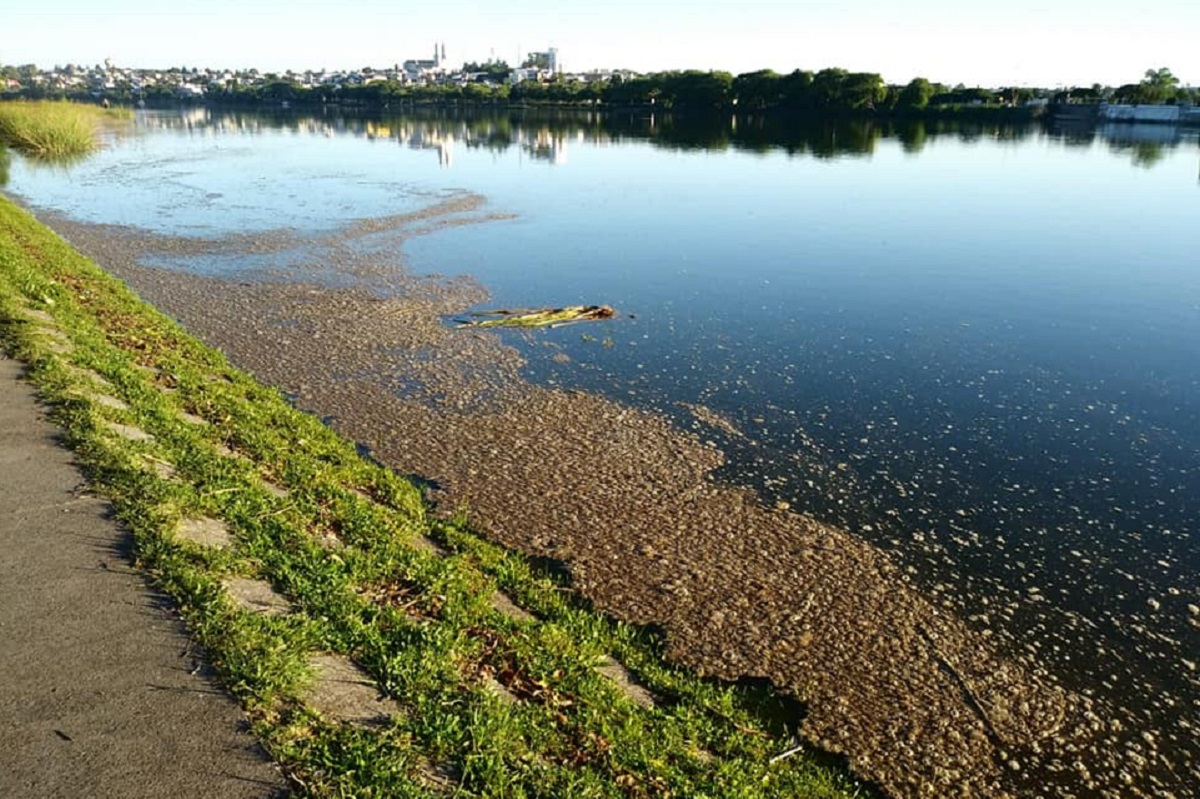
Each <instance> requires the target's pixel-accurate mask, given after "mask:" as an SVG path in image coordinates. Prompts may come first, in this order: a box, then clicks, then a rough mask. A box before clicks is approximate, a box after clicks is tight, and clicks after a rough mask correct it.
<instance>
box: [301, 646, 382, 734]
mask: <svg viewBox="0 0 1200 799" xmlns="http://www.w3.org/2000/svg"><path fill="white" fill-rule="evenodd" d="M309 665H310V666H312V667H313V670H314V672H315V675H316V680H315V681H314V682H313V685H312V688H311V689H310V690H309V692H308V694H307V696H306V697H305V699H306V700H307V701H308V703H309V704H310V705H312V706H313V708H315V709H316V710H317V712H319V713H321V714H322V715H325V716H328V717H330V718H332V719H335V720H337V721H343V722H347V723H352V724H379V723H381V722H385V721H387V719H389V718H390V717H392V716H394V715H396V714H398V713H400V712H401V707H400V706H399V705H398V704H397V703H396V702H395V701H393V700H392V699H390V698H388V697H387V696H384V695H383V694H381V693H380V692H379V688H378V687H376V685H375V681H374V680H372V679H371V675H369V674H368V673H367V672H365V671H364V670H363V669H362V668H360V667H359V666H358V665H357V664H355V663H354V661H352V660H350V659H349V658H347V657H345V656H344V655H330V654H320V655H314V656H313V657H312V658H311V659H310V660H309Z"/></svg>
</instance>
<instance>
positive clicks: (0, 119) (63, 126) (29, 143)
mask: <svg viewBox="0 0 1200 799" xmlns="http://www.w3.org/2000/svg"><path fill="white" fill-rule="evenodd" d="M108 116H109V112H107V111H106V110H105V109H102V108H97V107H95V106H90V105H81V104H79V103H70V102H48V101H27V100H15V101H11V102H4V103H0V144H3V145H7V146H9V147H11V148H13V149H14V150H17V151H18V152H20V153H23V154H25V155H31V156H35V157H38V158H69V157H71V156H80V155H87V154H88V153H90V152H92V151H93V150H95V149H96V148H97V147H98V146H99V141H98V134H99V130H100V126H101V123H102V122H103V121H104V120H105V119H106V118H107V117H108Z"/></svg>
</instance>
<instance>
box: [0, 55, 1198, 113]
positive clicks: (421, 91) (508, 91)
mask: <svg viewBox="0 0 1200 799" xmlns="http://www.w3.org/2000/svg"><path fill="white" fill-rule="evenodd" d="M0 69H2V71H0V75H2V76H3V77H12V78H14V79H16V80H20V81H21V82H22V87H23V88H22V89H21V90H20V91H19V92H17V93H16V94H17V95H19V96H26V97H39V96H47V97H52V96H67V97H73V98H74V99H88V98H89V97H92V98H95V92H94V91H89V90H87V89H79V90H77V91H75V92H74V94H72V93H67V92H62V91H52V90H49V89H46V88H43V87H39V86H36V85H33V84H32V83H31V82H30V80H29V79H30V78H31V70H32V65H27V66H25V67H3V68H0ZM511 74H512V69H511V68H510V67H509V66H508V64H506V63H505V62H502V61H501V62H489V63H485V64H477V63H468V64H464V65H463V70H462V73H461V78H460V80H459V81H441V82H433V83H428V84H414V83H402V82H399V81H395V80H378V79H375V80H369V81H367V82H365V83H360V84H352V83H345V84H343V85H341V86H336V87H334V86H318V87H309V86H304V85H302V84H300V83H298V82H296V81H294V80H290V79H287V78H286V77H280V76H277V75H273V74H267V75H264V76H263V78H264V79H263V80H261V81H257V82H254V83H241V82H239V81H238V80H230V81H227V82H226V83H225V84H223V85H219V86H210V87H209V89H208V93H207V95H206V96H205V98H204V101H205V102H211V103H215V104H221V105H232V106H258V105H273V104H275V105H277V104H281V103H284V102H287V103H288V104H290V105H316V104H322V103H337V104H340V105H347V106H362V107H377V108H384V107H391V106H393V105H404V104H448V103H449V104H457V103H473V104H528V105H580V106H589V107H596V106H600V107H610V108H626V107H654V108H661V109H664V110H679V111H690V112H697V111H698V112H703V111H718V110H719V111H738V112H746V113H761V112H785V113H786V112H791V113H796V114H809V115H813V114H848V115H861V116H886V115H896V116H903V115H929V114H954V113H959V112H964V111H967V112H969V111H971V110H973V109H977V110H982V111H994V110H996V109H1006V108H1009V109H1011V108H1019V107H1022V106H1024V105H1026V103H1027V102H1028V101H1029V100H1031V99H1033V98H1035V97H1048V96H1051V95H1052V98H1053V100H1054V101H1055V102H1096V101H1100V100H1107V101H1110V102H1120V103H1177V102H1197V101H1200V90H1197V89H1190V88H1185V87H1182V86H1180V82H1179V79H1178V78H1176V77H1175V76H1174V75H1173V74H1171V71H1170V70H1169V69H1166V68H1161V69H1151V70H1147V72H1146V75H1145V78H1144V79H1143V80H1142V81H1141V82H1139V83H1131V84H1126V85H1124V86H1120V87H1117V88H1115V89H1114V88H1107V87H1102V86H1099V85H1094V86H1091V87H1082V88H1072V89H1067V90H1061V91H1059V92H1057V93H1051V92H1049V91H1046V90H1036V89H1032V88H1028V87H1008V88H1001V89H984V88H979V87H974V88H971V87H967V86H964V85H962V84H959V85H957V86H953V87H951V86H946V85H943V84H939V83H933V82H931V81H929V80H927V79H925V78H914V79H912V80H911V81H909V82H908V83H907V84H903V85H899V84H888V83H887V82H885V81H884V80H883V77H882V76H881V75H879V74H877V73H873V72H850V71H849V70H845V69H840V68H836V67H833V68H828V69H822V70H820V71H817V72H810V71H806V70H799V69H798V70H795V71H793V72H790V73H787V74H780V73H777V72H774V71H773V70H769V69H765V70H758V71H755V72H747V73H743V74H741V75H737V76H734V75H733V74H731V73H729V72H720V71H707V72H705V71H700V70H684V71H670V72H657V73H652V74H648V75H640V76H636V77H629V78H624V77H622V76H620V75H614V76H613V77H611V78H608V79H605V80H598V81H588V82H585V81H581V80H578V79H576V78H572V77H570V76H561V75H557V76H552V77H550V78H549V79H546V80H541V81H536V80H527V81H523V82H521V83H515V84H514V83H511V82H510V80H509V78H510V76H511ZM10 94H12V93H11V92H10ZM76 95H77V96H76ZM104 95H105V96H106V97H108V98H109V99H110V100H111V101H115V102H135V101H137V100H139V99H142V100H145V101H146V102H147V103H151V104H154V103H165V102H177V101H178V99H179V98H178V97H177V96H176V93H175V91H174V89H173V88H172V87H171V86H169V85H158V86H148V87H145V88H144V89H141V90H137V91H135V90H134V89H133V87H132V86H130V85H129V84H128V83H124V84H120V83H119V84H118V85H117V86H116V87H115V88H113V89H108V90H106V91H105V92H104Z"/></svg>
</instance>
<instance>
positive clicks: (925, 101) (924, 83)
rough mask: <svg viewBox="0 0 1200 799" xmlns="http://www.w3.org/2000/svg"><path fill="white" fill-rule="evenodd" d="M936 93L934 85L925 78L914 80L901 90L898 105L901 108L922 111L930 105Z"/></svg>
mask: <svg viewBox="0 0 1200 799" xmlns="http://www.w3.org/2000/svg"><path fill="white" fill-rule="evenodd" d="M935 91H936V90H935V89H934V87H933V84H932V83H930V82H929V81H928V80H926V79H925V78H913V79H912V80H910V81H909V82H908V85H906V86H905V87H904V88H903V89H901V90H900V97H899V99H898V101H897V105H898V106H899V107H900V108H905V109H910V110H920V109H922V108H925V107H926V106H928V105H929V101H930V100H931V99H933V95H934V92H935Z"/></svg>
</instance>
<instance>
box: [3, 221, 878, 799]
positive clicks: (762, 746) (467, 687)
mask: <svg viewBox="0 0 1200 799" xmlns="http://www.w3.org/2000/svg"><path fill="white" fill-rule="evenodd" d="M31 311H33V312H42V313H47V314H50V315H51V316H52V317H53V320H54V323H55V324H56V326H57V327H58V328H59V329H60V330H61V331H62V332H63V333H65V334H66V336H67V337H68V339H69V341H70V348H69V349H66V348H64V347H62V346H61V345H58V344H56V343H55V341H54V339H53V338H51V337H50V336H48V335H47V334H46V333H44V332H42V331H41V330H39V326H44V324H45V323H43V322H37V321H35V320H31V319H30V316H29V315H30V312H31ZM0 345H3V346H4V347H5V348H6V349H7V351H8V352H10V353H11V354H12V355H13V356H14V357H16V358H19V359H21V360H23V361H24V362H26V363H27V364H28V365H29V374H30V378H31V379H32V380H33V381H34V383H35V384H36V385H37V386H38V387H39V390H40V392H41V395H42V397H43V398H44V399H45V401H46V402H47V403H49V405H50V406H51V408H52V409H53V410H52V413H53V417H54V419H55V421H56V422H57V423H58V424H59V425H60V426H61V427H62V428H63V430H64V431H65V437H66V440H67V442H68V445H69V446H71V447H72V448H73V449H74V450H75V452H76V453H77V458H78V460H79V461H80V462H81V463H82V464H83V465H84V468H85V469H86V471H87V473H88V477H89V480H90V481H91V484H92V486H93V489H94V490H95V491H97V492H99V493H101V494H103V495H104V496H106V497H107V498H108V499H110V500H111V502H112V503H113V506H114V508H115V510H116V513H117V515H118V517H119V518H120V519H121V521H122V522H123V524H124V526H125V528H126V529H128V530H129V531H130V532H131V535H132V538H133V545H134V552H135V554H136V559H137V563H138V565H139V567H140V568H142V569H143V570H144V571H145V573H146V574H147V576H148V578H149V579H151V580H153V581H154V582H155V583H156V584H157V585H158V586H159V587H160V588H162V589H163V590H164V591H166V592H167V593H168V594H170V595H171V596H172V597H173V598H174V601H175V603H176V604H177V607H178V609H179V611H180V613H181V614H182V616H183V618H184V620H185V621H186V623H187V625H188V629H189V631H190V633H191V634H192V635H193V636H194V637H195V639H196V640H197V641H198V642H199V643H200V644H201V645H202V646H203V648H204V650H205V652H206V655H207V657H208V659H209V660H210V662H211V663H212V664H213V665H214V667H215V668H216V670H217V673H218V675H219V679H220V680H221V682H222V683H223V684H224V685H225V686H226V688H227V689H228V690H229V691H230V692H231V693H232V694H233V695H234V696H235V697H236V698H237V700H238V701H239V702H240V703H241V705H242V707H243V708H244V709H245V711H246V713H247V714H248V716H249V718H250V720H251V723H252V726H253V729H254V731H255V733H256V734H257V735H258V737H259V739H260V740H261V741H262V742H263V744H264V746H265V747H266V749H267V751H268V752H269V753H270V754H271V756H272V757H274V758H275V759H276V760H277V761H278V762H279V763H280V764H281V765H282V767H283V769H284V771H285V773H286V774H287V775H288V776H289V777H290V778H291V779H292V781H293V784H294V786H295V787H296V789H297V791H298V792H299V794H300V795H305V796H377V797H392V796H396V797H406V796H414V797H416V796H434V795H446V794H452V795H456V796H484V797H514V798H515V797H667V796H671V797H681V798H682V797H687V798H689V799H691V798H693V797H746V798H747V799H749V798H750V797H763V796H789V797H845V796H856V795H864V794H866V793H868V789H866V788H865V787H863V786H861V785H859V784H858V783H856V782H855V781H854V779H853V778H852V777H851V776H850V775H849V774H848V773H847V772H846V770H845V769H844V768H843V767H841V766H840V765H838V764H837V763H835V762H833V761H832V760H831V759H830V758H828V757H825V756H822V755H820V754H819V753H815V752H812V751H809V750H804V751H801V752H799V753H798V754H795V755H793V756H789V757H788V758H786V759H783V760H780V761H778V762H775V763H772V762H771V758H772V757H774V756H776V755H778V754H780V753H782V752H785V751H787V750H788V749H790V748H792V746H793V745H794V736H795V734H796V730H795V724H796V722H797V719H796V718H794V714H791V715H790V711H789V708H790V702H789V701H787V700H785V699H784V698H782V697H780V696H777V695H775V694H774V693H772V692H771V691H769V690H767V689H764V688H761V687H758V688H754V687H747V686H741V685H731V684H727V683H721V682H717V681H713V680H708V679H704V678H701V677H699V676H697V675H696V674H695V673H693V672H690V671H688V670H685V669H682V668H679V667H677V666H675V665H673V664H671V663H670V662H668V661H666V660H665V659H664V658H663V654H662V653H663V642H662V640H661V639H660V638H659V637H658V636H656V635H655V634H653V633H652V632H650V631H648V630H645V629H641V628H637V627H633V626H630V625H627V624H623V623H620V622H617V621H614V620H612V619H610V618H607V617H605V616H603V615H602V614H599V613H596V612H595V611H593V610H592V609H591V608H590V607H589V606H588V605H587V603H585V602H584V601H582V600H581V599H580V598H579V597H578V596H576V595H575V594H574V593H572V592H571V591H570V590H568V589H567V587H566V586H565V585H564V584H563V582H562V581H561V579H559V578H557V577H556V576H555V575H553V574H552V573H549V572H546V571H544V570H542V569H540V568H539V567H538V566H536V565H535V564H533V563H531V562H530V561H529V560H527V559H525V558H524V557H522V556H520V555H519V554H516V553H513V552H510V551H507V550H505V549H503V548H501V547H499V546H496V545H495V544H492V543H490V542H488V541H487V540H485V539H484V538H482V537H480V536H479V535H476V534H475V533H473V532H472V531H471V530H469V529H465V528H464V527H463V526H461V525H459V524H454V523H446V522H442V521H438V520H435V519H433V518H432V517H431V516H430V515H429V514H427V512H426V508H425V505H424V502H423V498H422V496H421V494H420V492H419V491H418V489H417V488H415V487H414V486H413V485H412V484H410V483H409V482H407V481H406V480H404V479H402V478H401V477H399V476H397V475H396V474H395V473H393V472H391V471H389V470H387V469H385V468H383V467H381V466H379V465H378V464H376V463H373V462H371V461H368V460H365V459H363V458H361V457H360V456H359V455H358V454H357V452H356V450H355V447H354V445H353V443H352V442H349V441H346V440H344V439H342V438H340V437H339V436H337V435H336V434H335V433H333V432H332V431H331V430H329V429H328V428H326V427H325V426H323V425H322V424H321V423H320V422H319V420H317V419H316V418H314V417H312V416H310V415H307V414H304V413H302V412H299V411H297V410H296V409H294V408H293V407H291V406H290V405H289V404H288V403H287V402H286V401H285V399H284V398H283V397H282V396H281V395H280V394H279V393H278V392H277V391H275V390H272V389H270V388H267V387H264V386H262V385H259V384H257V383H255V382H254V381H253V380H252V379H251V378H250V377H248V376H247V375H246V374H244V373H242V372H240V371H238V370H237V369H234V368H232V367H231V366H230V365H229V364H228V363H227V362H226V361H225V360H224V358H223V357H222V356H221V355H220V354H219V353H218V352H216V351H214V350H212V349H209V348H207V347H205V346H203V345H202V344H200V343H199V342H198V341H196V340H195V339H194V338H192V337H191V336H189V335H188V334H187V333H185V332H184V331H183V330H182V329H181V328H179V327H178V326H177V325H176V324H174V323H173V322H171V321H170V320H169V319H167V318H166V317H164V316H163V315H161V314H160V313H158V312H157V311H155V310H154V309H153V308H151V307H149V306H147V305H145V304H144V303H142V302H140V301H139V300H138V299H137V298H136V297H135V296H133V295H132V294H131V293H130V292H129V291H128V290H127V289H126V288H125V287H124V286H123V285H122V284H121V283H119V282H118V281H116V280H114V279H112V278H111V277H109V276H108V275H106V274H105V273H104V272H103V271H102V270H101V269H100V268H99V267H98V266H96V265H95V264H94V263H92V262H91V261H89V260H87V259H86V258H84V257H83V256H81V255H80V254H78V253H77V252H75V251H74V250H73V249H71V248H70V246H69V245H67V244H66V243H65V242H63V241H62V240H61V239H60V238H58V237H57V236H55V235H54V234H53V233H52V232H50V231H49V230H47V229H46V228H45V227H43V226H42V225H41V224H39V223H38V222H37V221H36V220H35V219H34V218H33V217H32V216H30V215H29V214H27V213H26V212H24V211H22V210H20V209H18V208H17V207H16V206H14V205H13V204H12V203H10V202H8V201H7V200H4V199H2V198H0ZM80 369H83V370H90V371H91V372H94V373H95V374H98V375H100V376H102V377H103V379H104V380H106V381H107V382H108V383H109V384H111V388H108V387H106V388H105V389H104V391H107V392H108V393H111V394H114V395H118V396H119V398H120V399H122V400H123V401H124V402H125V403H126V404H127V405H128V408H127V409H113V408H111V407H106V406H102V405H101V404H99V403H98V402H96V401H95V399H94V391H95V389H94V388H93V395H92V396H89V394H88V393H87V392H86V391H84V390H83V389H84V386H85V385H86V383H87V381H88V378H87V377H86V375H85V374H81V372H80ZM181 412H187V413H191V414H195V415H199V416H202V417H203V418H205V419H206V420H208V422H209V424H208V425H204V426H198V425H194V424H188V423H186V422H185V421H183V420H182V419H181V417H180V413H181ZM106 420H108V421H120V422H123V423H126V424H130V425H136V426H138V427H140V428H142V429H143V430H145V431H147V432H149V433H151V434H153V436H154V439H153V440H152V441H147V442H140V443H133V442H129V441H127V440H125V439H120V438H117V437H115V436H113V435H111V434H110V433H109V432H107V429H106V428H105V427H104V424H103V423H104V422H105V421H106ZM222 448H227V449H222ZM228 450H233V451H235V452H237V453H239V454H241V455H242V456H244V457H242V458H233V457H229V456H228V454H227V451H228ZM149 459H153V460H152V461H151V460H149ZM152 462H165V463H169V464H171V465H172V466H173V467H174V468H175V469H176V470H177V479H175V480H171V479H166V478H163V477H161V476H158V475H156V473H155V472H154V471H153V470H152V469H150V468H148V464H149V463H152ZM267 481H271V482H274V483H276V484H278V485H281V486H283V487H285V488H286V489H287V491H288V492H289V493H288V495H287V496H286V497H279V496H277V495H275V494H273V493H271V492H270V491H269V490H268V486H267ZM200 516H208V517H214V518H218V519H221V520H223V521H224V522H225V523H226V525H227V526H228V528H229V530H230V531H231V532H232V535H233V538H234V541H235V543H234V545H233V546H232V547H231V548H228V549H225V550H212V549H204V548H200V547H197V546H194V545H192V544H190V543H188V542H185V541H182V540H180V539H178V538H176V537H175V536H174V535H173V532H172V531H173V530H174V528H175V525H176V524H177V523H178V521H179V520H180V519H181V518H188V517H200ZM322 532H336V534H337V535H338V536H339V538H340V539H341V540H342V541H343V542H345V546H344V547H342V548H340V549H335V550H331V549H324V548H322V547H321V546H320V545H319V543H318V539H319V534H320V533H322ZM418 536H426V537H428V538H431V539H433V540H434V541H436V542H437V543H438V544H439V545H440V546H441V547H442V548H443V549H444V550H446V552H447V553H448V554H447V556H446V557H439V556H438V555H437V554H436V553H431V552H429V551H427V550H423V549H421V548H419V547H416V546H413V544H414V542H415V541H417V540H418ZM231 575H245V576H255V577H258V578H260V579H264V580H267V581H269V582H270V583H271V584H272V585H273V586H274V587H275V589H276V590H277V591H279V592H280V593H282V594H283V595H284V596H286V597H287V598H288V600H289V601H290V602H291V603H292V605H293V606H294V607H295V608H296V612H295V613H292V614H289V615H287V616H282V617H264V616H260V615H255V614H253V613H250V612H248V611H246V610H243V609H241V608H240V607H238V606H237V605H235V604H234V603H233V602H232V601H231V600H230V598H229V597H228V596H227V595H226V594H225V592H224V591H223V589H222V588H221V582H220V581H221V580H222V578H226V577H229V576H231ZM497 588H499V589H503V590H504V591H505V592H507V593H508V594H509V596H511V597H512V598H513V599H514V600H515V601H516V602H517V603H519V604H520V605H521V606H522V607H524V608H525V609H527V610H529V611H531V612H532V613H534V614H536V619H535V620H534V621H516V620H514V619H512V618H510V617H508V616H506V615H504V614H502V613H500V612H498V611H496V610H495V609H493V608H492V607H491V605H490V603H489V601H488V598H489V596H490V595H491V593H492V591H493V590H495V589H497ZM397 596H400V597H402V598H403V602H392V601H388V599H389V597H391V598H395V597H397ZM322 651H324V652H334V653H341V654H344V655H347V656H350V657H352V658H353V659H354V660H355V661H356V662H357V663H359V664H361V665H362V666H363V667H364V668H365V669H366V670H367V671H368V672H369V673H370V674H371V676H372V678H373V679H374V681H375V682H376V684H377V685H378V687H379V688H380V690H381V691H383V692H385V693H386V694H388V695H389V696H391V697H393V698H395V699H396V701H397V702H399V703H400V704H401V705H402V706H403V707H404V709H405V710H404V712H403V713H402V714H400V715H399V716H397V717H396V718H395V719H394V720H393V721H392V722H391V723H390V724H388V725H386V726H382V727H358V726H352V725H345V724H340V723H337V722H336V721H334V720H331V719H328V718H324V717H322V715H321V714H320V713H318V712H317V711H316V710H314V709H313V708H312V707H311V706H310V705H309V704H308V703H307V702H306V700H305V686H306V685H307V684H308V682H309V681H310V680H311V675H310V674H309V672H308V668H307V666H306V663H307V660H308V658H309V657H310V655H311V653H314V652H322ZM604 655H612V656H614V657H616V658H618V659H619V660H620V661H621V662H623V663H624V664H625V665H626V666H627V667H628V668H629V669H630V670H631V671H632V673H633V674H634V675H635V676H636V678H637V679H638V680H639V681H640V682H642V683H643V684H644V685H646V686H647V687H648V688H650V689H651V690H652V691H653V692H654V693H655V694H656V695H657V696H658V697H660V698H661V699H662V701H661V702H660V704H659V705H658V706H657V707H653V708H645V707H642V706H640V705H638V704H636V703H635V702H633V701H631V700H630V699H628V698H626V697H625V696H624V695H623V694H622V693H620V692H619V691H617V690H616V689H615V688H614V687H613V686H612V685H611V684H610V683H609V682H608V680H607V679H606V678H604V677H603V676H601V675H600V674H599V673H598V672H597V671H596V669H595V668H594V666H595V664H596V662H597V661H598V660H599V659H600V658H601V657H602V656H604ZM489 673H491V674H497V675H503V677H504V680H502V681H506V684H507V685H508V686H509V687H510V689H511V690H512V691H513V692H514V693H515V694H517V695H518V696H520V697H523V701H520V702H517V703H515V704H509V703H506V702H504V701H501V700H500V699H499V698H497V697H496V696H495V695H493V694H492V693H491V692H489V690H488V689H487V687H486V686H485V684H484V681H483V680H482V679H481V677H482V676H483V675H486V674H489ZM431 766H433V767H436V768H438V769H440V770H441V771H444V772H445V773H449V774H452V775H453V777H454V784H453V787H450V788H445V787H439V786H438V785H437V784H434V783H431V782H430V781H429V780H428V779H426V778H423V776H422V775H423V774H426V773H428V771H429V769H430V767H431Z"/></svg>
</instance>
